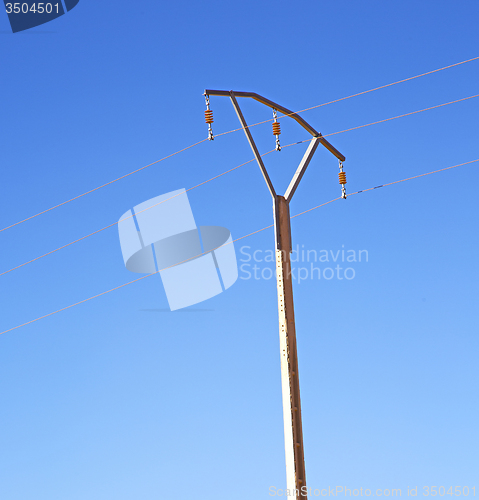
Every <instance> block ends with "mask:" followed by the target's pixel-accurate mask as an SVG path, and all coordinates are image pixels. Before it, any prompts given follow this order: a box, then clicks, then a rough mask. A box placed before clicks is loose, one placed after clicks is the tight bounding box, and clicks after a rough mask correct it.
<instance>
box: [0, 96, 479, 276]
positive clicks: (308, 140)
mask: <svg viewBox="0 0 479 500" xmlns="http://www.w3.org/2000/svg"><path fill="white" fill-rule="evenodd" d="M478 96H479V94H476V95H473V96H469V97H463V98H462V99H457V100H455V101H450V102H446V103H443V104H437V105H436V106H431V107H429V108H424V109H419V110H417V111H411V112H410V113H405V114H402V115H397V116H393V117H391V118H385V119H384V120H379V121H375V122H371V123H366V124H364V125H358V126H357V127H352V128H348V129H344V130H340V131H338V132H332V133H330V134H325V135H323V136H322V137H329V136H331V135H337V134H342V133H344V132H350V131H352V130H357V129H360V128H365V127H369V126H371V125H377V124H378V123H384V122H387V121H391V120H395V119H397V118H403V117H405V116H410V115H414V114H417V113H422V112H423V111H429V110H431V109H436V108H440V107H442V106H447V105H449V104H454V103H457V102H461V101H466V100H468V99H472V98H474V97H478ZM311 140H313V138H312V139H305V140H303V141H298V142H294V143H291V144H287V145H285V146H283V148H287V147H290V146H296V145H297V144H302V143H305V142H310V141H311ZM274 151H275V149H272V150H270V151H268V152H266V153H263V154H262V155H261V157H263V156H266V155H268V154H271V153H273V152H274ZM253 161H254V158H253V159H251V160H248V161H247V162H245V163H242V164H240V165H237V166H236V167H233V168H231V169H229V170H226V171H225V172H222V173H221V174H218V175H215V176H214V177H211V178H210V179H207V180H206V181H203V182H200V183H199V184H197V185H195V186H193V187H190V188H188V189H186V191H191V190H193V189H196V188H197V187H200V186H203V185H204V184H207V183H208V182H211V181H213V180H215V179H218V178H219V177H222V176H223V175H226V174H228V173H230V172H233V171H234V170H237V169H238V168H240V167H242V166H244V165H246V164H248V163H251V162H253ZM176 196H178V195H174V196H172V197H170V198H167V199H166V200H163V201H161V202H159V203H156V204H154V205H152V206H151V207H148V208H145V209H144V210H142V211H141V212H144V211H145V210H149V209H150V208H153V207H155V206H157V205H161V203H165V202H166V201H168V200H171V199H172V198H174V197H176ZM349 196H351V195H349ZM141 212H138V213H141ZM131 217H133V215H131V216H129V217H125V219H123V220H126V219H129V218H131ZM117 224H118V222H113V223H112V224H109V225H108V226H105V227H102V228H101V229H97V230H96V231H93V232H92V233H89V234H87V235H85V236H82V237H81V238H78V239H76V240H74V241H71V242H70V243H67V244H66V245H62V246H61V247H58V248H56V249H54V250H51V251H50V252H47V253H45V254H43V255H40V256H39V257H35V258H34V259H31V260H29V261H27V262H24V263H23V264H19V265H18V266H15V267H12V268H11V269H8V270H7V271H3V272H2V273H0V276H3V275H4V274H8V273H10V272H12V271H15V270H16V269H19V268H21V267H23V266H26V265H27V264H31V263H32V262H36V261H37V260H40V259H42V258H43V257H47V256H48V255H51V254H53V253H55V252H58V251H59V250H63V249H64V248H66V247H69V246H71V245H73V244H75V243H78V242H80V241H82V240H85V239H86V238H89V237H90V236H94V235H95V234H98V233H101V232H102V231H104V230H105V229H108V228H110V227H113V226H116V225H117Z"/></svg>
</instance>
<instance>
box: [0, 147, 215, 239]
mask: <svg viewBox="0 0 479 500" xmlns="http://www.w3.org/2000/svg"><path fill="white" fill-rule="evenodd" d="M207 140H208V139H203V140H202V141H199V142H195V143H194V144H191V145H190V146H187V147H186V148H183V149H180V150H178V151H176V152H174V153H171V154H170V155H168V156H165V157H163V158H160V159H159V160H156V161H154V162H153V163H150V164H148V165H145V166H143V167H140V168H137V169H136V170H133V171H132V172H129V173H128V174H125V175H122V176H121V177H117V178H116V179H113V180H112V181H109V182H106V183H105V184H102V185H101V186H98V187H96V188H93V189H90V190H89V191H85V192H84V193H82V194H79V195H78V196H75V197H73V198H70V199H69V200H66V201H63V202H62V203H58V205H55V206H53V207H50V208H47V209H46V210H43V211H42V212H38V213H37V214H34V215H31V216H30V217H27V218H26V219H23V220H20V221H18V222H15V223H14V224H10V226H6V227H4V228H3V229H0V233H1V232H2V231H6V230H7V229H10V228H12V227H15V226H18V225H19V224H22V223H23V222H27V221H28V220H31V219H34V218H35V217H38V216H39V215H43V214H46V213H47V212H50V211H52V210H54V209H55V208H59V207H62V206H63V205H66V204H67V203H70V202H72V201H75V200H78V199H79V198H82V197H83V196H86V195H87V194H90V193H94V192H95V191H98V190H99V189H101V188H104V187H106V186H109V185H110V184H113V183H114V182H117V181H119V180H121V179H124V178H125V177H129V176H130V175H132V174H136V173H137V172H140V171H141V170H144V169H145V168H148V167H151V166H152V165H156V164H157V163H160V162H162V161H165V160H167V159H168V158H171V157H172V156H175V155H177V154H179V153H182V152H183V151H186V150H187V149H191V148H193V147H195V146H198V145H199V144H201V143H203V142H205V141H207Z"/></svg>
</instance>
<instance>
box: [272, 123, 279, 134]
mask: <svg viewBox="0 0 479 500" xmlns="http://www.w3.org/2000/svg"><path fill="white" fill-rule="evenodd" d="M279 134H281V125H280V124H279V122H273V135H279Z"/></svg>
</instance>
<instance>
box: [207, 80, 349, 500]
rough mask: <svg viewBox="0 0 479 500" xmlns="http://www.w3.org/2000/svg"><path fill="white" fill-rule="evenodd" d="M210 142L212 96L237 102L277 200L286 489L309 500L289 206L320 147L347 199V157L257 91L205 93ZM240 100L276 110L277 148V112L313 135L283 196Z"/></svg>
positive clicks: (296, 497) (295, 499)
mask: <svg viewBox="0 0 479 500" xmlns="http://www.w3.org/2000/svg"><path fill="white" fill-rule="evenodd" d="M204 95H205V98H206V104H207V110H206V112H205V117H206V123H208V133H209V139H210V140H213V139H214V137H213V132H212V129H211V124H212V123H213V114H212V111H211V110H210V107H209V96H228V97H229V98H230V99H231V102H232V103H233V106H234V108H235V110H236V114H237V115H238V118H239V120H240V122H241V125H242V127H243V130H244V132H245V134H246V138H247V139H248V142H249V144H250V146H251V149H252V150H253V153H254V155H255V158H256V161H257V162H258V165H259V168H260V170H261V172H262V174H263V177H264V179H265V181H266V184H267V186H268V188H269V191H270V193H271V196H272V198H273V212H274V229H275V237H276V281H277V288H278V313H279V342H280V351H281V386H282V394H283V421H284V444H285V452H286V485H287V486H286V487H287V489H288V494H289V496H290V498H292V499H293V500H306V499H307V488H306V470H305V465H304V449H303V429H302V419H301V398H300V393H299V374H298V353H297V349H296V329H295V323H294V304H293V282H292V274H291V260H290V254H291V251H292V243H291V225H290V213H289V204H290V201H291V198H292V197H293V194H294V193H295V191H296V189H297V187H298V185H299V183H300V181H301V178H302V177H303V175H304V172H305V171H306V168H307V167H308V165H309V162H310V161H311V158H312V157H313V155H314V153H315V151H316V148H317V147H318V146H319V144H322V145H323V146H324V147H326V149H328V150H329V151H330V152H331V153H332V154H333V155H334V156H336V158H338V160H339V168H340V173H339V180H340V184H341V186H342V197H343V198H346V190H345V184H346V176H345V174H344V172H343V167H342V162H343V161H344V160H345V159H346V158H345V157H344V156H343V155H342V154H341V153H340V152H339V151H338V150H337V149H336V148H334V147H333V146H332V145H331V144H330V143H329V142H328V141H327V140H326V139H324V137H322V135H321V134H320V133H319V132H317V131H316V130H315V129H314V128H313V127H311V125H309V124H308V123H307V122H306V121H305V120H303V118H301V117H300V116H299V115H297V114H296V113H293V112H292V111H290V110H289V109H286V108H285V107H283V106H280V105H279V104H276V103H274V102H272V101H270V100H269V99H266V98H264V97H262V96H260V95H258V94H255V93H253V92H236V91H233V90H231V91H227V90H209V89H208V90H205V93H204ZM236 97H250V98H253V99H255V100H256V101H259V102H260V103H262V104H265V105H266V106H268V107H270V108H272V109H273V117H274V122H273V134H274V135H275V136H276V149H277V150H278V151H279V150H281V146H280V144H279V134H280V133H281V132H280V126H279V123H278V122H277V115H276V113H277V111H280V112H281V113H283V114H284V115H286V116H289V117H291V118H293V119H294V120H296V121H297V122H298V123H299V124H300V125H301V126H302V127H303V128H304V129H306V130H307V131H308V132H309V133H310V134H311V135H312V136H313V139H312V140H311V142H310V144H309V146H308V148H307V150H306V152H305V154H304V156H303V158H302V160H301V162H300V164H299V166H298V168H297V169H296V172H295V174H294V176H293V178H292V180H291V182H290V184H289V186H288V189H287V190H286V192H285V194H284V196H280V195H278V194H277V193H276V191H275V189H274V187H273V184H272V182H271V179H270V178H269V175H268V172H267V170H266V167H265V166H264V164H263V160H262V158H261V156H260V154H259V152H258V149H257V147H256V144H255V142H254V140H253V137H252V135H251V132H250V130H249V128H248V125H247V124H246V120H245V118H244V116H243V113H242V112H241V109H240V107H239V104H238V101H237V100H236Z"/></svg>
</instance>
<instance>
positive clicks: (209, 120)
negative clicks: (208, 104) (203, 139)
mask: <svg viewBox="0 0 479 500" xmlns="http://www.w3.org/2000/svg"><path fill="white" fill-rule="evenodd" d="M213 121H214V120H213V111H212V110H211V109H207V110H206V111H205V122H206V123H208V124H209V123H213Z"/></svg>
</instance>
